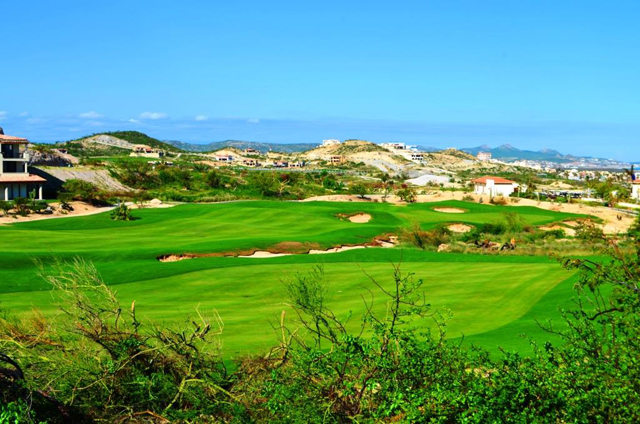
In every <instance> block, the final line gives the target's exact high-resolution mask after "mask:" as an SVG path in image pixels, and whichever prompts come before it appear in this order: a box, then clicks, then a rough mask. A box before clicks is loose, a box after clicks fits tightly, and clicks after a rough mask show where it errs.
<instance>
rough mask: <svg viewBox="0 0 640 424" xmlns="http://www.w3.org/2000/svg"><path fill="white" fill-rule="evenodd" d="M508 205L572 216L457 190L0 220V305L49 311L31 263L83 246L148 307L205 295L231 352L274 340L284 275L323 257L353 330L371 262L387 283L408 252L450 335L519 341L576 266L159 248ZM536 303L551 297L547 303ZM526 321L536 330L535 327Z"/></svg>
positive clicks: (66, 256)
mask: <svg viewBox="0 0 640 424" xmlns="http://www.w3.org/2000/svg"><path fill="white" fill-rule="evenodd" d="M437 206H449V207H459V208H464V209H465V210H467V212H466V213H464V214H447V213H442V212H436V211H434V210H433V208H434V207H437ZM506 211H517V212H518V213H519V214H520V215H521V216H522V217H523V219H524V220H525V221H526V222H527V223H529V224H532V225H541V224H546V223H550V222H554V221H558V220H562V219H569V218H575V215H571V214H562V213H558V212H553V211H546V210H541V209H537V208H533V207H506V206H492V205H480V204H474V203H466V202H456V201H448V202H441V203H437V204H433V203H432V204H412V205H408V206H393V205H389V204H376V203H332V202H312V203H296V202H266V201H264V202H263V201H259V202H258V201H256V202H236V203H226V204H214V205H182V206H177V207H174V208H170V209H147V210H136V211H134V215H135V216H137V217H138V218H139V219H137V220H135V221H131V222H119V221H112V220H110V219H109V217H108V214H99V215H93V216H87V217H79V218H65V219H53V220H43V221H34V222H28V223H20V224H13V225H11V226H6V227H0V240H2V241H1V242H0V282H1V283H0V302H1V303H0V308H2V309H4V310H5V311H6V312H7V313H10V314H12V313H20V312H24V311H26V310H29V309H30V308H31V307H38V308H42V309H43V310H44V311H45V312H46V313H47V314H54V311H55V306H54V300H53V298H52V296H51V293H50V292H49V291H48V286H47V285H46V283H44V282H43V280H42V279H41V278H39V277H38V276H37V272H36V271H37V268H36V265H35V262H37V261H40V262H42V263H43V264H44V266H45V268H46V267H47V266H48V264H50V263H51V261H53V260H55V259H59V260H70V259H72V258H74V257H76V256H81V257H83V258H85V259H88V260H91V261H93V262H94V263H95V264H96V266H97V267H98V269H99V271H100V272H101V274H102V275H103V277H104V279H105V280H106V281H107V282H109V283H110V284H114V285H117V290H118V293H119V296H120V298H121V300H122V301H123V303H125V304H129V303H130V302H131V301H133V300H135V301H136V304H137V305H138V312H139V314H140V315H141V316H146V317H148V318H150V319H153V320H155V321H158V322H164V323H169V324H171V323H176V322H181V321H184V319H185V318H186V316H187V315H189V314H191V315H193V311H194V308H195V307H197V306H198V305H199V307H200V309H201V310H202V311H206V310H211V309H212V308H216V309H217V310H218V312H219V313H220V315H221V316H222V318H223V320H224V322H225V333H224V344H225V350H224V351H225V355H227V357H235V356H238V355H242V354H246V353H249V352H256V351H259V350H263V349H267V348H268V347H270V346H272V345H273V344H274V343H275V341H276V336H275V334H274V332H273V330H272V328H271V327H270V324H269V323H270V322H276V320H277V317H278V316H279V315H280V312H281V311H282V310H283V309H287V310H288V308H287V306H286V305H285V300H286V296H285V293H284V289H283V285H282V280H283V279H287V278H291V276H292V275H293V274H295V273H296V272H304V271H305V270H308V269H309V268H310V267H312V266H313V265H315V264H318V263H322V264H323V266H324V268H325V272H326V279H327V281H328V282H329V293H328V295H329V296H330V299H331V305H332V307H334V308H335V310H336V311H337V312H338V313H339V314H341V315H343V316H346V315H347V314H348V312H349V311H353V312H354V316H353V318H352V321H351V325H352V326H353V327H352V328H354V329H355V328H357V324H358V322H359V318H360V314H361V313H362V311H363V307H362V302H363V301H362V298H361V296H362V295H366V296H369V291H368V290H367V289H373V285H372V283H371V282H370V281H369V280H368V278H367V277H366V275H365V274H364V271H366V272H367V273H368V274H370V275H372V276H374V277H375V278H376V279H378V280H380V281H381V282H383V284H389V283H390V276H391V273H392V267H391V262H394V263H398V262H402V269H403V270H405V271H407V272H413V273H415V277H416V278H423V279H424V280H425V286H424V289H425V293H426V296H427V299H428V300H429V301H430V302H431V303H432V305H433V307H434V308H438V309H449V310H451V311H452V313H453V318H452V319H451V321H450V322H449V330H448V334H449V336H450V337H454V338H455V337H460V336H461V335H462V334H464V335H465V336H466V337H467V338H468V340H470V341H474V342H476V343H478V344H481V345H483V346H487V347H490V348H495V345H496V344H500V343H511V342H513V340H514V338H517V332H518V329H519V328H521V327H517V325H518V323H519V322H521V320H523V319H525V318H523V317H526V316H527V314H530V313H532V311H536V310H538V309H540V311H539V313H540V315H545V314H551V315H553V314H555V309H554V307H552V306H553V303H554V300H549V299H547V298H548V297H549V295H550V293H553V292H554V291H557V290H559V289H564V287H565V286H566V285H567V284H568V283H563V282H566V281H567V280H568V279H570V277H571V274H570V273H568V272H567V271H565V270H563V269H562V268H561V267H560V266H559V265H558V264H557V263H556V262H555V261H552V260H550V259H547V258H543V257H522V256H484V255H458V254H438V253H430V252H423V251H418V250H414V249H404V250H403V249H363V250H354V251H348V252H344V253H339V254H330V255H295V256H286V257H279V258H270V259H255V258H252V259H249V258H226V257H210V258H201V259H193V260H186V261H180V262H173V263H161V262H159V261H157V260H156V258H157V256H159V255H162V254H168V253H186V252H192V253H196V252H200V253H209V252H222V251H232V250H239V249H250V248H260V249H263V248H268V247H270V246H273V245H275V244H277V243H279V242H283V241H298V242H304V243H315V244H317V245H318V246H320V247H330V246H334V245H339V244H356V243H362V242H366V241H369V240H371V239H372V238H373V237H375V236H378V235H381V234H385V233H391V232H397V230H398V229H399V228H401V227H406V226H410V225H411V224H412V223H413V222H419V223H420V225H421V226H422V227H423V228H432V227H435V226H438V225H443V224H446V223H448V222H464V223H468V224H472V225H474V224H475V225H477V224H481V223H486V222H494V221H497V220H499V219H501V217H502V214H503V213H504V212H506ZM353 212H366V213H369V214H371V215H372V217H373V219H372V220H371V221H370V222H369V223H366V224H354V223H351V222H348V221H343V220H340V219H338V218H336V214H339V213H353ZM565 292H566V290H565V291H563V292H562V293H563V294H562V296H564V297H565V298H566V297H568V296H569V295H570V293H568V292H566V293H565ZM565 295H566V296H565ZM375 299H376V310H377V311H378V312H380V313H383V312H384V303H383V301H384V299H383V298H382V297H381V294H380V293H377V294H376V298H375ZM553 299H555V298H553ZM556 300H558V301H562V299H560V298H557V299H556ZM541 302H542V303H541ZM544 302H546V303H544ZM540 304H544V305H548V306H547V307H543V308H542V309H541V308H540V307H539V305H540ZM536 308H537V309H536ZM289 315H291V314H289ZM540 318H541V319H544V318H545V317H544V316H541V317H540ZM527 322H529V321H527ZM509 326H512V327H513V326H515V327H513V328H511V329H510V327H509ZM530 327H531V328H532V331H533V332H534V333H536V331H537V332H538V333H539V332H540V331H539V329H536V328H535V327H532V326H528V327H527V328H530ZM492 334H493V336H491V335H492ZM533 335H534V336H535V335H536V334H533ZM474 338H475V339H474ZM518 340H520V339H518ZM518 343H520V342H518ZM518 343H516V344H514V345H513V346H515V348H516V349H521V348H522V346H523V344H522V343H520V344H518Z"/></svg>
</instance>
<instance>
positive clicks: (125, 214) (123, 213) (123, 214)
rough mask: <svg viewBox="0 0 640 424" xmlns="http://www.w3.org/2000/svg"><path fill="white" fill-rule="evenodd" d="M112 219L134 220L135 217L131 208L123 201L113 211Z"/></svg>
mask: <svg viewBox="0 0 640 424" xmlns="http://www.w3.org/2000/svg"><path fill="white" fill-rule="evenodd" d="M110 216H111V219H113V220H115V221H132V220H133V219H134V218H133V216H132V215H131V209H129V207H128V206H127V205H126V204H125V203H124V202H121V203H120V204H119V205H118V206H116V208H115V209H114V210H112V211H111V214H110Z"/></svg>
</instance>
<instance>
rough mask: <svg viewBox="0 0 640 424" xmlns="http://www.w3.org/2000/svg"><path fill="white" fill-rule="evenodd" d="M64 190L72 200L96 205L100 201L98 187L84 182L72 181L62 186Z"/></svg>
mask: <svg viewBox="0 0 640 424" xmlns="http://www.w3.org/2000/svg"><path fill="white" fill-rule="evenodd" d="M62 190H63V191H64V192H66V193H69V195H70V196H71V198H72V199H74V200H81V201H83V202H88V203H96V202H97V201H98V199H99V191H98V187H96V186H95V185H93V184H92V183H90V182H88V181H84V180H78V179H71V180H67V181H66V182H65V183H64V184H63V185H62Z"/></svg>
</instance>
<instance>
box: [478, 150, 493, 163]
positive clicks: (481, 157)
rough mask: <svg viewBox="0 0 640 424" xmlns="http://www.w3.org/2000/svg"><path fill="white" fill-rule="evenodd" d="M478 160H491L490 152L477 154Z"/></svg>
mask: <svg viewBox="0 0 640 424" xmlns="http://www.w3.org/2000/svg"><path fill="white" fill-rule="evenodd" d="M478 160H481V161H483V162H484V161H488V160H491V152H478Z"/></svg>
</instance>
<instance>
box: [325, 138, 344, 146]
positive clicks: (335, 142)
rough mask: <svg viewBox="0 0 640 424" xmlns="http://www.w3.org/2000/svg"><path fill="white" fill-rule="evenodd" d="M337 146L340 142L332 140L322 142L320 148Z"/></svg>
mask: <svg viewBox="0 0 640 424" xmlns="http://www.w3.org/2000/svg"><path fill="white" fill-rule="evenodd" d="M338 144H340V140H334V139H329V140H322V147H327V146H337V145H338Z"/></svg>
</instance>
